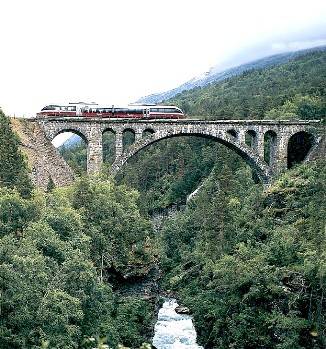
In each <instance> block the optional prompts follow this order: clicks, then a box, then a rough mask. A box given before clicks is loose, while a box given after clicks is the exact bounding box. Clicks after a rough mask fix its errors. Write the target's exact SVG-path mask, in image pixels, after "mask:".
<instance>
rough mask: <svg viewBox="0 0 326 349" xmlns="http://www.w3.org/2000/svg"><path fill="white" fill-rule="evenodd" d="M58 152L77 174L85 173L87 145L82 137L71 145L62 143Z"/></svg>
mask: <svg viewBox="0 0 326 349" xmlns="http://www.w3.org/2000/svg"><path fill="white" fill-rule="evenodd" d="M59 152H60V155H61V156H62V157H63V158H64V159H65V160H66V162H67V163H68V165H69V166H70V167H71V168H72V170H73V171H74V172H75V173H76V174H77V175H79V176H81V175H85V173H86V170H87V145H86V143H85V142H84V141H83V140H82V139H80V142H78V143H76V144H74V145H72V146H71V147H66V146H65V145H62V146H61V147H60V148H59Z"/></svg>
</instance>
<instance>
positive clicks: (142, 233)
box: [73, 178, 153, 275]
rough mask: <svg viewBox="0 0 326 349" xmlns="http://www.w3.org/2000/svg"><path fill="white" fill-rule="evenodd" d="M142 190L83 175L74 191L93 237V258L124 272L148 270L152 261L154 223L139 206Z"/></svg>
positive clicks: (99, 264)
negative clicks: (142, 214)
mask: <svg viewBox="0 0 326 349" xmlns="http://www.w3.org/2000/svg"><path fill="white" fill-rule="evenodd" d="M137 199H138V194H137V192H136V191H131V190H128V189H127V187H125V186H117V185H115V184H114V182H113V181H110V180H104V179H101V178H92V179H89V178H82V179H80V180H79V181H78V182H77V184H76V190H75V192H74V195H73V205H74V208H76V209H79V210H81V212H82V214H83V217H84V226H85V229H86V231H87V234H88V235H89V236H90V237H91V241H92V243H91V246H92V251H91V252H92V259H93V260H94V262H95V264H96V266H97V267H98V268H99V269H101V270H102V271H103V270H104V269H108V268H111V269H113V270H114V271H115V272H116V273H119V274H121V275H126V274H129V275H130V273H131V274H135V275H142V274H143V273H145V274H146V272H147V268H148V267H149V266H150V264H151V262H152V260H153V259H152V256H151V248H150V246H151V235H152V231H151V226H150V224H149V222H148V221H147V220H145V219H144V218H143V217H142V216H141V214H140V212H139V210H138V207H137Z"/></svg>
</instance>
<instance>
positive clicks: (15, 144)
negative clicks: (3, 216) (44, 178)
mask: <svg viewBox="0 0 326 349" xmlns="http://www.w3.org/2000/svg"><path fill="white" fill-rule="evenodd" d="M0 163H1V169H0V187H8V188H16V189H17V190H18V191H19V192H20V193H21V194H22V195H23V196H24V197H29V196H30V195H31V191H32V183H31V181H30V178H29V176H28V171H27V165H26V162H25V159H24V157H23V154H22V153H21V151H20V150H19V140H18V137H17V136H16V135H15V134H14V133H13V131H12V128H11V125H10V121H9V118H8V117H6V116H5V115H4V113H3V112H2V110H1V109H0Z"/></svg>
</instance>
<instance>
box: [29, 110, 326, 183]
mask: <svg viewBox="0 0 326 349" xmlns="http://www.w3.org/2000/svg"><path fill="white" fill-rule="evenodd" d="M30 122H35V119H34V120H30ZM37 122H38V124H39V125H40V126H41V128H42V129H43V131H44V133H45V135H46V137H47V138H48V140H49V141H52V140H53V139H54V137H56V136H57V135H58V134H60V133H62V132H74V133H76V134H78V135H80V136H81V137H82V138H83V139H84V140H85V142H86V144H87V171H88V173H96V172H98V171H99V170H100V168H101V165H102V162H103V149H102V135H103V133H104V132H106V131H111V132H113V133H114V134H115V150H116V158H115V161H114V163H113V164H112V168H111V173H112V174H113V175H115V174H116V173H117V172H118V171H119V170H120V169H121V167H122V166H123V165H124V164H125V163H126V161H127V160H128V159H129V158H130V157H132V156H133V155H135V154H136V153H137V152H138V151H140V150H141V149H143V148H145V147H147V146H149V145H150V144H152V143H155V142H158V141H159V140H162V139H166V138H171V137H176V136H201V137H206V138H210V139H214V140H216V141H217V142H220V143H222V144H224V145H226V146H227V147H229V148H231V149H233V150H234V151H235V152H236V153H237V154H239V155H240V156H241V157H242V158H243V159H244V160H245V161H246V162H247V163H248V164H249V165H250V166H251V167H252V168H253V169H254V170H255V171H256V173H257V175H258V176H259V178H260V180H261V181H262V182H263V183H264V184H268V183H269V182H270V181H271V179H272V178H273V176H274V175H275V174H277V173H279V172H280V171H284V170H285V169H286V168H287V153H288V148H287V147H288V142H289V139H290V137H291V136H293V135H295V134H296V133H298V132H306V133H308V134H311V135H313V137H314V146H313V148H312V150H311V151H310V153H309V154H308V155H307V160H309V159H312V158H313V157H314V156H313V153H316V152H319V153H320V152H321V151H322V150H321V149H322V148H323V147H321V146H320V144H322V143H324V139H325V130H324V128H323V127H322V126H321V124H320V122H319V121H315V120H314V121H269V120H239V121H236V120H219V121H205V120H194V119H182V120H130V119H120V120H110V119H100V118H96V119H95V118H92V119H87V118H64V117H61V118H39V119H37ZM126 130H129V131H132V132H133V133H134V134H135V142H134V144H132V145H131V146H130V147H129V148H128V149H127V150H124V149H123V133H124V132H125V131H126ZM146 131H150V133H151V134H149V135H148V132H147V133H146ZM144 133H146V134H147V135H146V137H145V135H144ZM267 133H268V134H270V135H271V139H272V141H271V142H270V143H269V144H270V154H271V155H270V159H269V163H267V162H266V161H265V160H264V146H265V145H264V142H265V140H264V136H265V135H266V134H267ZM246 135H250V137H251V140H252V141H251V144H250V145H248V144H246V141H245V139H246ZM319 155H320V154H319ZM322 156H324V154H322Z"/></svg>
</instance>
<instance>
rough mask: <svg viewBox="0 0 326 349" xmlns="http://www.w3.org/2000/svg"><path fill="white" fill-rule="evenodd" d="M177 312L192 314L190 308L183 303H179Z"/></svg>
mask: <svg viewBox="0 0 326 349" xmlns="http://www.w3.org/2000/svg"><path fill="white" fill-rule="evenodd" d="M175 312H176V313H177V314H190V309H189V308H187V307H184V306H182V305H179V306H177V307H176V308H175Z"/></svg>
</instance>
